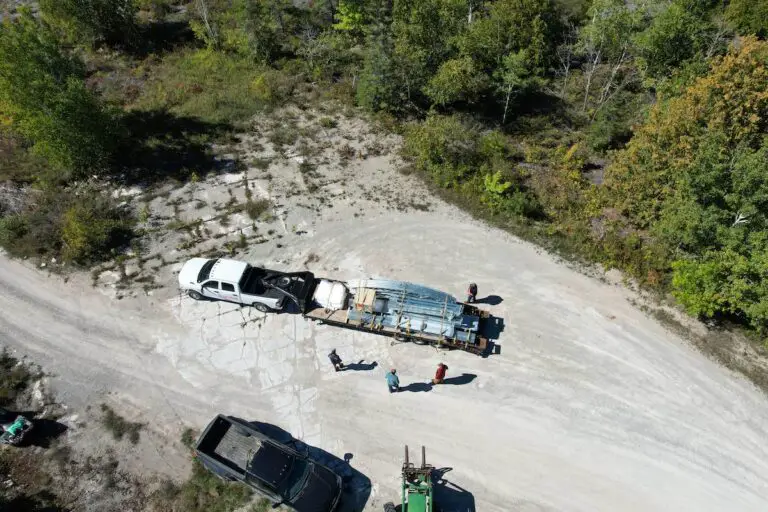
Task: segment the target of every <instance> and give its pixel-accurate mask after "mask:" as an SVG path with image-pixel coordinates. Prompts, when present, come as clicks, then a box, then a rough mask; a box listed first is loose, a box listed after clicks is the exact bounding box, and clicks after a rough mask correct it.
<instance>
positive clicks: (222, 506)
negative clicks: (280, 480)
mask: <svg viewBox="0 0 768 512" xmlns="http://www.w3.org/2000/svg"><path fill="white" fill-rule="evenodd" d="M250 499H251V490H250V489H249V488H248V487H246V486H245V485H243V484H240V483H227V482H224V481H222V480H221V479H220V478H218V477H217V476H216V475H214V474H213V473H211V472H210V471H208V470H207V469H205V468H204V467H203V466H202V464H200V463H199V462H198V461H197V460H195V461H194V462H193V466H192V476H191V477H190V478H189V480H187V481H186V482H184V483H182V484H181V485H178V484H175V483H173V482H171V481H166V482H164V483H163V484H162V485H161V486H160V489H159V490H158V491H156V492H155V493H154V494H153V495H152V496H151V497H150V510H156V511H164V512H165V511H170V512H232V511H233V510H236V509H238V508H240V507H242V506H243V505H245V504H246V503H248V501H249V500H250ZM259 506H261V505H259ZM257 510H260V509H257ZM264 510H268V509H264Z"/></svg>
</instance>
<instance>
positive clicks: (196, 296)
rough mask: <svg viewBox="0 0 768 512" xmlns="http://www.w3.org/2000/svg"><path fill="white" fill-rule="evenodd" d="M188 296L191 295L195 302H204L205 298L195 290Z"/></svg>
mask: <svg viewBox="0 0 768 512" xmlns="http://www.w3.org/2000/svg"><path fill="white" fill-rule="evenodd" d="M187 295H189V296H190V297H191V298H192V299H194V300H203V296H202V295H201V294H200V292H196V291H195V290H189V291H188V292H187Z"/></svg>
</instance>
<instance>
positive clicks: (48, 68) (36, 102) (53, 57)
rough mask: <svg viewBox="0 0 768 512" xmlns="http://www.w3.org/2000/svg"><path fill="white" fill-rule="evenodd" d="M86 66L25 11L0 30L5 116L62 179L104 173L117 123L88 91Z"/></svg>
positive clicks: (0, 103)
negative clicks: (67, 51) (85, 80)
mask: <svg viewBox="0 0 768 512" xmlns="http://www.w3.org/2000/svg"><path fill="white" fill-rule="evenodd" d="M83 77H84V68H83V64H82V62H80V61H79V60H78V59H76V58H74V57H70V56H68V55H66V54H65V53H64V52H63V51H62V50H61V49H60V48H59V46H58V43H57V42H56V40H55V38H54V36H53V34H52V33H51V31H50V30H49V29H48V27H47V26H46V25H45V24H42V23H40V22H39V21H38V20H36V19H35V18H33V17H32V15H31V14H29V13H28V12H26V11H23V12H22V14H21V16H19V17H18V18H16V19H14V20H12V21H7V22H6V23H4V24H3V25H2V26H1V27H0V116H2V117H3V118H4V120H5V124H7V125H8V127H9V128H10V129H11V130H12V131H13V132H15V133H17V134H18V135H20V136H22V137H23V138H25V139H27V140H29V141H31V143H32V151H33V152H35V153H37V154H39V155H41V156H43V157H44V158H45V159H46V160H48V161H49V162H50V163H51V165H52V166H53V167H55V168H56V169H58V170H59V171H60V172H61V173H62V175H61V176H60V177H59V178H60V179H70V178H81V177H83V176H85V175H88V174H93V173H97V172H100V171H102V170H104V169H105V168H106V166H107V163H108V161H109V157H110V155H111V152H112V150H113V148H114V143H115V140H116V134H117V130H116V122H115V120H114V118H113V116H112V115H111V113H110V112H109V111H107V110H106V109H105V108H103V106H102V105H101V103H100V101H99V100H98V99H97V98H96V97H95V96H94V95H93V94H92V93H91V92H90V91H88V90H87V89H86V87H85V83H84V81H83Z"/></svg>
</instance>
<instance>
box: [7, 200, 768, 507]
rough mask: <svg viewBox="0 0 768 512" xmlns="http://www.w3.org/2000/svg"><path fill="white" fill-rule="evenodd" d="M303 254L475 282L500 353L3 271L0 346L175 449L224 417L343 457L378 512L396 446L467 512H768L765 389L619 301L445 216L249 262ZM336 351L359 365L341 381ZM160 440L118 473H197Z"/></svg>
mask: <svg viewBox="0 0 768 512" xmlns="http://www.w3.org/2000/svg"><path fill="white" fill-rule="evenodd" d="M260 251H261V252H260ZM310 252H311V253H314V254H316V255H317V256H318V257H319V261H317V262H314V263H313V264H312V265H310V268H311V269H312V270H313V271H315V272H316V273H317V274H321V275H328V276H332V277H338V278H348V277H361V276H389V277H393V278H398V279H404V280H412V281H416V282H420V283H424V284H427V285H431V286H435V287H439V288H440V289H443V290H446V291H449V292H451V293H454V294H455V295H457V296H460V295H461V294H462V293H463V291H464V288H465V286H466V284H467V283H468V282H469V281H474V282H477V283H478V285H479V291H480V293H479V295H480V297H484V296H486V295H495V296H498V297H499V298H500V299H501V302H500V303H498V304H496V305H489V306H484V307H488V308H489V309H490V310H491V312H492V314H493V315H495V316H497V317H499V318H502V319H503V321H504V330H503V332H502V333H501V334H500V337H499V340H498V343H499V345H500V347H501V353H500V354H498V355H492V356H490V357H489V358H487V359H482V358H478V357H476V356H473V355H470V354H467V353H462V352H450V353H444V352H438V351H436V350H435V349H433V348H430V347H421V346H415V345H412V344H397V345H391V343H390V340H389V339H388V338H383V337H378V336H374V335H369V334H360V333H354V332H351V331H345V330H339V329H335V328H333V327H328V326H318V325H315V324H312V323H310V322H308V321H307V320H305V319H303V318H301V317H298V316H294V315H289V314H281V315H269V316H267V317H262V316H261V315H260V314H259V313H257V312H255V311H251V310H241V309H239V308H237V307H235V306H232V305H227V304H217V303H210V302H199V303H198V302H194V301H191V300H190V299H188V298H186V297H184V298H182V297H179V296H177V295H175V294H173V293H170V292H166V293H165V294H163V293H157V294H155V295H153V296H145V297H139V298H125V299H123V300H117V299H115V298H112V297H108V296H106V295H105V294H103V293H100V292H99V291H98V290H96V289H93V288H91V286H90V284H89V282H88V279H87V278H86V277H78V276H73V277H72V278H71V279H70V280H69V282H66V283H65V282H64V281H63V280H62V279H60V278H58V277H55V276H46V275H44V274H43V273H41V272H39V271H38V270H36V269H30V268H28V267H27V266H25V265H23V264H21V263H17V262H12V261H9V260H7V259H4V258H3V259H0V289H2V291H3V293H2V294H1V295H0V343H3V344H7V345H10V346H12V347H14V348H17V349H18V350H19V351H21V352H23V353H26V354H29V355H30V356H31V357H32V358H33V359H34V360H35V361H37V362H39V363H40V364H41V365H43V367H45V368H47V369H48V370H49V371H52V372H53V374H54V376H53V378H52V383H53V385H54V387H55V389H56V390H57V392H58V393H59V396H60V397H61V400H62V401H63V402H65V403H67V404H69V405H70V407H71V408H72V409H77V408H82V407H85V406H86V405H88V404H94V403H98V402H99V401H101V400H103V397H104V396H106V395H107V393H111V396H110V399H111V400H112V401H113V402H115V403H118V404H120V403H122V404H125V407H126V408H128V409H129V410H132V411H139V412H138V413H136V414H138V417H139V418H140V419H143V420H144V421H147V422H149V426H148V427H147V428H148V429H150V430H152V431H153V432H154V433H155V434H156V435H155V436H154V437H153V436H147V437H148V438H149V439H163V438H167V439H178V435H179V432H180V431H181V429H182V428H183V427H184V426H193V427H195V428H198V429H199V428H202V427H204V426H205V424H206V423H207V422H208V421H209V420H210V418H211V417H212V416H213V415H214V414H216V413H218V412H224V413H229V414H233V415H236V416H239V417H241V418H245V419H248V420H258V421H262V422H267V423H271V424H274V425H277V426H279V427H281V428H283V429H285V430H287V431H289V432H290V433H291V434H293V435H294V436H295V437H297V438H300V439H302V440H303V441H304V442H305V443H307V444H308V445H310V446H312V447H317V448H318V449H322V450H324V451H325V452H326V453H328V454H332V455H333V456H335V457H338V458H342V457H344V455H345V454H350V455H351V456H352V459H351V460H350V464H351V466H352V467H353V468H354V469H355V470H356V471H357V472H359V474H360V477H361V478H359V479H358V480H357V484H360V482H363V483H362V484H360V485H358V487H357V488H356V492H357V493H358V494H359V495H362V497H363V499H364V498H365V497H366V495H368V494H370V495H369V496H368V499H367V506H366V510H381V509H382V504H383V503H384V502H386V501H389V500H396V499H397V496H398V491H397V488H398V477H399V471H400V465H401V463H402V451H403V445H404V444H409V445H410V446H411V448H412V450H414V451H418V447H419V446H420V445H422V444H423V445H426V447H427V457H428V462H430V463H432V464H434V465H436V466H437V467H440V468H443V467H448V468H452V471H450V472H447V473H445V477H444V478H445V480H446V482H448V483H447V484H445V485H443V486H441V494H442V495H443V497H444V501H445V502H446V503H447V504H448V505H449V506H448V507H446V509H447V510H456V511H457V512H458V511H466V510H478V511H482V512H497V511H498V512H502V511H510V510H520V511H544V510H546V511H550V510H574V511H575V510H583V511H590V512H593V511H611V512H613V511H616V510H622V511H648V510H669V511H679V510H696V511H706V510H712V511H715V510H729V511H735V510H739V511H747V510H754V511H762V510H768V441H766V439H768V435H767V434H768V432H767V430H768V427H767V426H768V404H767V403H766V400H765V397H764V395H763V394H762V393H760V392H759V391H757V390H756V389H755V388H754V386H753V385H751V384H750V383H749V382H747V381H746V380H745V379H743V378H741V377H739V376H737V375H735V374H733V373H731V372H729V371H727V370H725V369H723V368H722V367H720V366H718V365H717V364H715V363H713V362H711V361H710V360H708V359H707V358H705V357H704V356H702V355H701V354H699V353H698V352H697V351H695V350H694V349H693V348H691V347H689V346H688V345H687V344H686V343H685V342H684V341H682V340H681V339H678V338H677V337H675V336H674V335H672V334H670V333H668V332H667V331H665V330H664V329H663V328H662V327H661V326H660V325H659V324H657V323H656V322H654V321H653V320H651V319H649V318H648V317H646V316H645V315H644V314H643V313H642V312H640V311H639V310H637V309H636V308H635V307H633V306H632V305H631V304H630V301H629V299H630V298H631V295H630V293H629V292H627V291H626V290H624V289H622V288H621V287H619V286H616V285H612V284H608V283H605V282H601V281H599V280H596V279H593V278H589V277H586V276H584V275H582V274H579V273H577V272H575V271H574V270H572V269H569V268H567V267H566V266H563V265H562V264H560V263H558V262H556V261H555V260H554V259H552V258H551V257H550V256H548V255H546V254H542V253H541V251H539V250H537V249H536V248H535V247H533V246H530V245H529V244H526V243H523V242H520V241H519V240H517V239H514V238H512V237H510V236H508V235H506V234H504V233H501V232H499V231H496V230H493V229H489V228H487V227H485V226H483V225H480V224H478V223H476V222H475V221H472V220H470V219H469V218H467V217H466V216H464V215H463V214H461V213H459V212H457V211H455V210H454V209H452V208H449V207H447V206H445V205H439V206H438V207H437V208H436V209H435V210H434V211H432V212H428V213H412V212H411V213H401V212H389V213H386V214H381V215H377V216H370V217H366V218H360V219H352V218H350V217H347V218H346V219H345V218H344V217H343V216H342V217H341V218H339V219H338V220H333V221H331V220H329V221H327V222H323V223H322V224H320V225H318V226H316V228H315V230H314V231H313V233H312V234H311V236H304V237H301V238H300V239H298V240H296V241H295V242H291V246H290V248H289V249H288V248H283V249H282V250H280V251H279V250H277V249H276V248H275V246H269V244H262V245H260V246H258V247H257V248H256V249H254V251H253V253H252V254H251V256H250V257H251V258H253V261H260V262H264V263H265V264H269V265H272V266H274V267H276V268H298V267H301V263H302V262H304V261H305V260H306V259H307V255H308V254H309V253H310ZM169 286H173V285H172V283H169ZM491 302H498V300H492V301H491ZM332 347H335V348H337V350H338V352H339V354H340V355H341V356H342V358H344V359H345V361H346V362H357V361H360V360H362V361H364V363H363V365H362V369H361V370H360V371H347V372H340V373H334V372H333V370H332V368H331V366H330V363H329V362H328V360H327V357H326V355H327V353H328V352H329V351H330V349H331V348H332ZM372 361H376V362H377V366H376V367H375V368H373V369H370V370H368V369H366V368H368V366H366V364H367V363H371V362H372ZM441 361H442V362H445V363H446V364H447V365H448V366H449V371H448V376H449V377H458V376H462V375H464V374H466V375H465V376H464V377H462V381H463V382H465V383H464V384H461V385H443V386H437V387H434V388H432V389H431V390H429V391H422V392H403V393H400V394H396V395H390V394H389V393H387V390H386V385H385V381H384V372H385V371H386V369H388V368H390V367H395V368H397V369H398V371H399V373H400V376H401V377H400V378H401V383H402V384H403V385H407V384H409V383H418V384H419V386H416V389H426V388H428V386H426V385H424V384H425V383H426V382H427V381H428V380H429V378H430V377H431V376H432V374H433V372H434V368H435V366H436V365H437V363H438V362H441ZM155 442H156V444H155V446H154V447H153V448H154V449H152V450H136V451H135V453H133V452H131V453H126V454H124V456H125V457H126V464H135V465H137V466H143V467H144V468H145V469H146V470H150V469H154V470H155V471H157V472H159V473H166V474H174V473H175V474H181V473H183V472H184V471H186V468H184V467H183V465H182V464H180V463H179V461H180V460H182V458H181V457H180V456H179V454H178V449H177V448H174V447H173V446H172V445H171V444H163V443H160V442H157V441H155ZM132 458H133V459H132ZM131 460H132V462H131ZM367 481H370V486H369V487H367V488H366V485H365V482H367Z"/></svg>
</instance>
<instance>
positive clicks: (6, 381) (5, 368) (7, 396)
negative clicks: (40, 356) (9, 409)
mask: <svg viewBox="0 0 768 512" xmlns="http://www.w3.org/2000/svg"><path fill="white" fill-rule="evenodd" d="M38 377H39V375H38V374H37V373H36V372H34V371H32V369H31V368H30V367H29V366H28V365H26V364H24V363H20V362H19V360H18V359H16V358H15V357H13V356H12V355H11V354H10V352H8V349H7V348H5V347H3V350H2V352H0V406H8V405H11V406H12V405H13V404H14V402H15V400H16V397H17V396H18V395H19V393H21V392H23V391H24V390H25V389H27V387H28V386H29V383H30V382H31V381H32V380H33V379H35V378H38Z"/></svg>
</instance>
